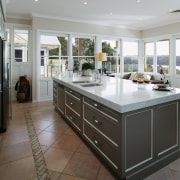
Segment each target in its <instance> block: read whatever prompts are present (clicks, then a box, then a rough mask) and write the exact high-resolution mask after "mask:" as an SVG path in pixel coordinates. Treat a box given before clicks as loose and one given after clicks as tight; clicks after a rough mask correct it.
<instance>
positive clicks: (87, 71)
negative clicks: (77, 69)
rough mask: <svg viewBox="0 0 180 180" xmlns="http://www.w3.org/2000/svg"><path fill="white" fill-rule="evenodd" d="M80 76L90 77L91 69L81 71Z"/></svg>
mask: <svg viewBox="0 0 180 180" xmlns="http://www.w3.org/2000/svg"><path fill="white" fill-rule="evenodd" d="M82 75H83V76H91V75H92V71H91V69H86V70H83V71H82Z"/></svg>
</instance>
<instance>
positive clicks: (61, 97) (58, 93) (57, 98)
mask: <svg viewBox="0 0 180 180" xmlns="http://www.w3.org/2000/svg"><path fill="white" fill-rule="evenodd" d="M53 103H54V106H55V108H56V109H57V110H58V111H59V112H60V113H61V115H64V112H65V92H64V86H63V85H60V84H58V83H57V82H55V81H53Z"/></svg>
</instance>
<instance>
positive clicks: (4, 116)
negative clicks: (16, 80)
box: [0, 38, 11, 132]
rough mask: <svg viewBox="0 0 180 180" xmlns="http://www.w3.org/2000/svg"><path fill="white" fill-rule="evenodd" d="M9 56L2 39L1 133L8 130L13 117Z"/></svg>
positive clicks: (0, 68)
mask: <svg viewBox="0 0 180 180" xmlns="http://www.w3.org/2000/svg"><path fill="white" fill-rule="evenodd" d="M9 54H10V52H9V49H8V46H7V43H6V42H5V41H4V40H2V39H1V38H0V132H4V131H6V130H7V127H8V122H9V119H10V116H11V112H10V111H11V95H10V57H9Z"/></svg>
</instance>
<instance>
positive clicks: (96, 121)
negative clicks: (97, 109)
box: [94, 119, 102, 124]
mask: <svg viewBox="0 0 180 180" xmlns="http://www.w3.org/2000/svg"><path fill="white" fill-rule="evenodd" d="M94 122H95V123H96V124H101V123H102V122H101V121H98V120H97V119H95V120H94Z"/></svg>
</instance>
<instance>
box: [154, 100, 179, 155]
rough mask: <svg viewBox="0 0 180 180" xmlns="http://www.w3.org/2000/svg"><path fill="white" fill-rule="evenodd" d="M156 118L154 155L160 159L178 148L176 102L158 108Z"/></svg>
mask: <svg viewBox="0 0 180 180" xmlns="http://www.w3.org/2000/svg"><path fill="white" fill-rule="evenodd" d="M156 117H157V118H156V153H157V155H158V156H159V157H160V156H163V155H166V154H167V153H168V152H170V151H173V150H176V149H177V148H178V146H179V144H178V128H177V127H178V102H172V103H169V104H163V105H161V106H159V107H158V108H157V113H156Z"/></svg>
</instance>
